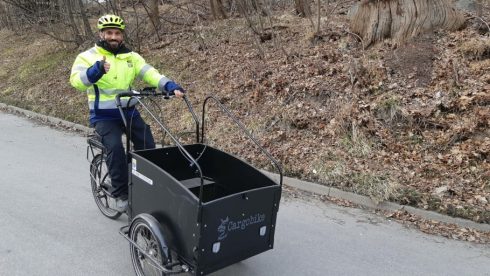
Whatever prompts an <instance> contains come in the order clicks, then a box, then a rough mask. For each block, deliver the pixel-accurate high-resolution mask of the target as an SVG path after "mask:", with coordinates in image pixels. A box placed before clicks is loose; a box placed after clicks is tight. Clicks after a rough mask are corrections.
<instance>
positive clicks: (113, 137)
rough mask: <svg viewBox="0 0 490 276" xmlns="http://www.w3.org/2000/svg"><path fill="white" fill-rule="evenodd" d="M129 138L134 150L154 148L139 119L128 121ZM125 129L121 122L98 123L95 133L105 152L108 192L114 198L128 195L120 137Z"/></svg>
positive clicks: (126, 175) (144, 126)
mask: <svg viewBox="0 0 490 276" xmlns="http://www.w3.org/2000/svg"><path fill="white" fill-rule="evenodd" d="M128 124H129V126H130V138H131V142H133V148H134V149H135V150H141V149H151V148H155V142H154V140H153V136H152V134H151V130H150V126H148V125H147V124H146V123H145V122H144V121H143V119H142V118H141V117H139V116H136V117H133V118H132V119H131V118H130V119H129V120H128ZM125 129H126V128H125V127H124V124H123V122H122V121H121V120H107V121H98V122H96V123H95V131H96V132H97V133H98V134H99V135H100V136H101V137H102V144H104V147H105V148H106V150H107V160H106V163H107V168H108V170H109V175H110V177H111V182H112V190H111V191H110V192H111V193H112V195H113V196H114V197H120V196H127V194H128V176H129V170H128V162H127V160H126V153H125V151H124V148H123V143H122V135H123V133H125Z"/></svg>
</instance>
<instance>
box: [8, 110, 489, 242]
mask: <svg viewBox="0 0 490 276" xmlns="http://www.w3.org/2000/svg"><path fill="white" fill-rule="evenodd" d="M0 109H1V110H5V111H7V112H10V113H15V114H20V115H23V116H25V117H27V118H29V119H34V120H36V121H38V122H42V123H45V124H48V125H54V126H58V127H62V128H64V129H67V130H75V131H81V132H85V133H89V132H91V129H90V128H89V127H87V126H83V125H80V124H76V123H72V122H68V121H65V120H62V119H59V118H56V117H52V116H47V115H43V114H39V113H36V112H33V111H29V110H25V109H22V108H19V107H15V106H11V105H7V104H4V103H0ZM261 171H262V172H263V173H264V174H266V175H268V176H269V177H270V178H272V179H274V180H276V181H278V182H279V175H278V174H275V173H271V172H268V171H265V170H261ZM283 184H284V185H287V186H290V187H294V188H296V189H299V190H302V191H307V192H310V193H315V194H319V195H325V196H329V197H333V198H338V199H342V200H347V201H350V202H352V203H354V204H356V205H359V206H363V207H365V208H368V209H373V210H384V211H390V212H396V211H406V212H408V213H410V214H413V215H416V216H419V217H421V218H424V219H428V220H435V221H439V222H443V223H448V224H455V225H458V226H460V227H465V228H472V229H476V230H480V231H484V232H490V224H483V223H477V222H474V221H471V220H466V219H461V218H455V217H451V216H448V215H444V214H440V213H436V212H432V211H427V210H423V209H419V208H415V207H412V206H406V205H400V204H396V203H393V202H388V201H385V202H382V203H380V204H376V203H374V202H373V200H371V199H370V198H369V197H367V196H363V195H359V194H355V193H351V192H346V191H342V190H340V189H337V188H334V187H329V186H325V185H321V184H318V183H313V182H308V181H304V180H300V179H296V178H291V177H284V178H283Z"/></svg>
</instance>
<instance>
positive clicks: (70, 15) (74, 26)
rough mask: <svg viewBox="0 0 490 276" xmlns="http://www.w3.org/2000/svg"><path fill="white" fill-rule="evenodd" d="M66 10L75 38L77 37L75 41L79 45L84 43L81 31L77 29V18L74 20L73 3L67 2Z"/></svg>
mask: <svg viewBox="0 0 490 276" xmlns="http://www.w3.org/2000/svg"><path fill="white" fill-rule="evenodd" d="M65 5H66V10H67V11H68V21H69V22H70V27H71V29H72V31H73V36H74V37H75V41H76V43H77V44H78V45H81V44H82V43H83V38H82V37H81V35H80V31H79V30H78V28H77V23H76V22H75V18H73V10H72V3H70V1H66V3H65Z"/></svg>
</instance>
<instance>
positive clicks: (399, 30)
mask: <svg viewBox="0 0 490 276" xmlns="http://www.w3.org/2000/svg"><path fill="white" fill-rule="evenodd" d="M350 19H351V22H350V29H351V31H352V32H354V33H356V34H358V35H359V36H360V37H362V39H363V43H364V47H367V46H369V45H371V44H374V43H377V42H380V41H382V40H383V39H386V38H392V39H393V40H395V42H397V43H400V42H402V41H405V40H407V39H409V38H412V37H415V36H417V35H418V34H420V33H423V32H428V31H432V30H435V29H439V28H441V29H446V30H457V29H459V28H461V27H462V26H463V24H464V22H465V18H464V15H463V13H462V12H461V11H459V10H457V9H456V8H454V7H453V6H452V1H450V0H362V1H361V2H360V3H359V4H357V5H356V6H354V7H353V8H352V9H351V11H350Z"/></svg>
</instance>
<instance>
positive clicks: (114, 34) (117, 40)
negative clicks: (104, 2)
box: [99, 28, 124, 49]
mask: <svg viewBox="0 0 490 276" xmlns="http://www.w3.org/2000/svg"><path fill="white" fill-rule="evenodd" d="M99 36H100V38H101V39H102V40H105V41H107V43H109V45H110V46H111V48H112V49H117V48H118V47H119V45H121V43H122V42H123V40H124V35H123V33H122V31H121V30H119V29H116V28H107V29H104V30H102V31H101V32H99Z"/></svg>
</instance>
